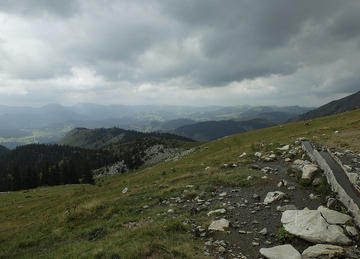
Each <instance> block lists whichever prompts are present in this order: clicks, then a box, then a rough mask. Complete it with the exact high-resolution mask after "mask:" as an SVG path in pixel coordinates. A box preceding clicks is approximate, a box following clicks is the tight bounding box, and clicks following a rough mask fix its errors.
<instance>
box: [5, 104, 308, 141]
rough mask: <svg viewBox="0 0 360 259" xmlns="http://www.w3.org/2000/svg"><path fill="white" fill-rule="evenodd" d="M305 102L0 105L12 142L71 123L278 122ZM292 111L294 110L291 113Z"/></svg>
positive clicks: (39, 137) (131, 126)
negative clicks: (286, 104)
mask: <svg viewBox="0 0 360 259" xmlns="http://www.w3.org/2000/svg"><path fill="white" fill-rule="evenodd" d="M308 110H309V108H306V107H298V106H293V107H276V106H255V107H251V106H246V105H244V106H231V107H219V106H207V107H195V106H171V105H134V106H130V105H98V104H77V105H74V106H68V107H67V106H62V105H58V104H49V105H45V106H43V107H40V108H33V107H9V106H4V105H0V143H1V144H3V145H5V146H7V147H8V148H15V147H16V146H19V145H25V144H31V143H55V142H57V141H59V140H60V139H61V138H62V137H64V136H65V134H66V133H67V132H69V131H70V130H71V129H73V128H77V127H84V128H111V127H119V128H123V129H126V130H136V131H142V132H153V131H159V132H171V131H174V130H175V129H176V128H179V127H182V126H185V125H190V124H194V123H197V122H201V121H220V120H230V119H231V120H239V119H240V120H251V119H254V118H260V119H267V120H272V121H276V122H278V123H281V122H283V121H284V120H285V119H288V117H289V116H291V117H294V116H296V115H298V114H301V113H303V112H306V111H308ZM288 113H290V114H288Z"/></svg>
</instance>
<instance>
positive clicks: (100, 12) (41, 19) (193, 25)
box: [0, 0, 360, 106]
mask: <svg viewBox="0 0 360 259" xmlns="http://www.w3.org/2000/svg"><path fill="white" fill-rule="evenodd" d="M359 13H360V1H359V0H346V1H338V0H317V1H314V0H301V1H295V0H293V1H290V0H271V1H254V0H224V1H219V0H216V1H215V0H192V1H190V0H181V1H179V0H146V1H145V0H142V1H140V0H131V1H122V0H114V1H112V0H61V1H60V0H16V1H14V0H1V1H0V104H5V105H29V106H41V105H45V104H48V103H59V104H63V105H73V104H76V103H99V104H170V105H195V106H205V105H223V106H230V105H244V104H249V105H279V106H285V105H301V106H319V105H322V104H324V103H326V102H328V101H331V100H333V99H337V98H341V97H343V96H346V95H349V94H351V93H354V92H356V91H359V90H360V84H359V82H360V80H359V79H360V73H359V71H360V15H359Z"/></svg>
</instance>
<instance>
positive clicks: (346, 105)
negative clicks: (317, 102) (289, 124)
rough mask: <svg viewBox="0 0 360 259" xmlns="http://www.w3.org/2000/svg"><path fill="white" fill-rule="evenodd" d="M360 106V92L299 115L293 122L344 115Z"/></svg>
mask: <svg viewBox="0 0 360 259" xmlns="http://www.w3.org/2000/svg"><path fill="white" fill-rule="evenodd" d="M359 105H360V91H359V92H357V93H354V94H352V95H349V96H346V97H344V98H342V99H339V100H335V101H332V102H330V103H327V104H325V105H323V106H320V107H319V108H317V109H315V110H312V111H309V112H307V113H304V114H302V115H299V116H297V117H295V118H293V119H291V121H303V120H309V119H314V118H319V117H323V116H328V115H332V114H337V113H342V112H346V111H350V110H353V109H356V108H359Z"/></svg>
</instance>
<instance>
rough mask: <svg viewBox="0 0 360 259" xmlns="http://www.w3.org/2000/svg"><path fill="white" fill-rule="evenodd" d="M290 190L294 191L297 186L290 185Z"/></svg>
mask: <svg viewBox="0 0 360 259" xmlns="http://www.w3.org/2000/svg"><path fill="white" fill-rule="evenodd" d="M288 190H290V191H294V190H296V187H295V186H289V187H288Z"/></svg>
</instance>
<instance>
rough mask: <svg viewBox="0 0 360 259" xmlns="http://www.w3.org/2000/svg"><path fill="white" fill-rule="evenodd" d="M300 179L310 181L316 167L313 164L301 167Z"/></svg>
mask: <svg viewBox="0 0 360 259" xmlns="http://www.w3.org/2000/svg"><path fill="white" fill-rule="evenodd" d="M301 170H302V175H301V178H302V179H312V177H313V176H314V174H315V172H316V171H317V170H318V166H317V165H315V164H309V165H304V166H303V167H302V169H301Z"/></svg>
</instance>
